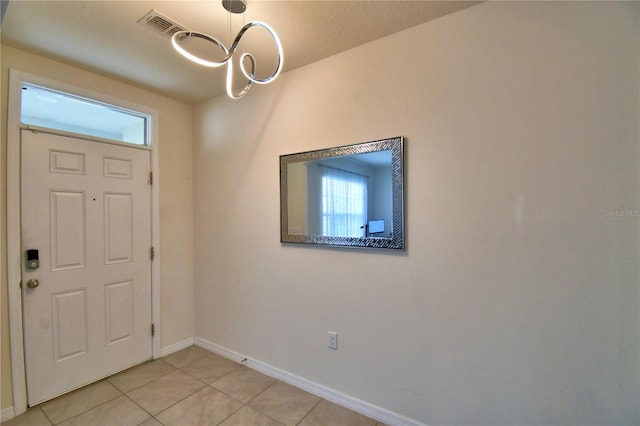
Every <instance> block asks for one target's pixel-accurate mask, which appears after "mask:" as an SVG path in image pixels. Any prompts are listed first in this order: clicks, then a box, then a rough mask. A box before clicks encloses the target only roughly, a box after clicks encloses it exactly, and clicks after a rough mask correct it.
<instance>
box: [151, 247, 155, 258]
mask: <svg viewBox="0 0 640 426" xmlns="http://www.w3.org/2000/svg"><path fill="white" fill-rule="evenodd" d="M155 257H156V251H155V250H154V249H153V247H151V260H153V259H154V258H155Z"/></svg>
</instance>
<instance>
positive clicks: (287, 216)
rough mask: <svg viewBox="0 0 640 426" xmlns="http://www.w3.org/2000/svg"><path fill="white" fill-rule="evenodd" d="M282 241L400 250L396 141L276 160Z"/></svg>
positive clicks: (399, 176)
mask: <svg viewBox="0 0 640 426" xmlns="http://www.w3.org/2000/svg"><path fill="white" fill-rule="evenodd" d="M280 185H281V188H280V191H281V193H280V197H281V198H280V201H281V241H282V242H297V243H309V244H326V245H339V246H350V247H376V248H391V249H404V223H403V215H404V213H403V211H404V208H403V202H404V201H403V139H402V138H401V137H398V138H393V139H385V140H381V141H374V142H367V143H362V144H356V145H349V146H344V147H338V148H329V149H323V150H318V151H309V152H303V153H298V154H290V155H283V156H281V157H280Z"/></svg>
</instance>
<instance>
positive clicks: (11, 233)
mask: <svg viewBox="0 0 640 426" xmlns="http://www.w3.org/2000/svg"><path fill="white" fill-rule="evenodd" d="M9 73H10V74H9V105H8V117H7V163H6V164H7V205H6V207H7V275H8V277H7V285H8V296H9V297H8V299H9V300H8V301H9V335H10V341H11V373H12V376H13V409H14V413H15V415H16V416H18V415H20V414H22V413H24V412H25V411H26V410H27V386H26V374H25V363H24V339H23V327H22V292H21V289H20V281H21V279H22V278H21V277H22V252H21V245H20V238H21V237H20V217H21V211H20V209H21V205H20V106H21V96H22V85H23V84H24V83H31V84H35V85H40V86H44V87H48V88H51V89H54V90H59V91H62V92H66V93H71V94H75V95H78V96H82V97H85V98H88V99H95V100H98V101H102V102H105V103H109V104H112V105H116V106H120V107H123V108H127V109H130V110H134V111H139V112H142V113H144V114H148V115H150V116H151V122H152V127H151V129H150V135H149V145H150V147H151V170H152V172H153V175H154V176H156V177H157V176H160V173H159V171H158V165H159V161H158V160H159V150H158V142H159V131H158V129H159V124H158V111H157V110H155V109H152V108H149V107H146V106H142V105H136V104H134V103H131V102H128V101H124V100H122V99H116V98H113V97H110V96H107V95H103V94H101V93H96V92H93V91H90V90H86V89H82V88H79V87H75V86H71V85H69V84H65V83H60V82H57V81H54V80H50V79H48V78H44V77H40V76H36V75H33V74H27V73H24V72H22V71H18V70H15V69H10V70H9ZM158 180H159V179H155V181H154V182H153V185H152V187H151V244H152V245H153V247H154V249H155V254H156V256H155V259H154V260H153V262H152V263H151V317H152V318H151V319H152V322H153V324H155V330H156V333H155V336H153V338H152V341H153V347H152V356H153V358H158V357H160V259H159V257H160V256H159V254H160V232H159V229H160V226H159V223H160V220H159V219H160V203H159V198H160V197H159V194H160V188H159V184H158Z"/></svg>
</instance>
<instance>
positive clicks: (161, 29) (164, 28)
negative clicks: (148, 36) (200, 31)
mask: <svg viewBox="0 0 640 426" xmlns="http://www.w3.org/2000/svg"><path fill="white" fill-rule="evenodd" d="M138 24H140V25H142V26H143V27H147V28H149V29H150V30H153V31H155V32H157V33H160V34H162V35H163V36H165V37H167V38H171V36H172V35H173V34H174V33H177V32H178V31H189V30H188V29H187V27H185V26H184V25H180V24H178V23H177V22H176V21H174V20H173V19H171V18H169V17H168V16H166V15H164V14H162V13H160V12H158V11H157V10H155V9H152V10H151V11H150V12H149V13H147V14H146V15H144V16H143V17H142V18H140V19H138Z"/></svg>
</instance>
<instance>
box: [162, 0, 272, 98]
mask: <svg viewBox="0 0 640 426" xmlns="http://www.w3.org/2000/svg"><path fill="white" fill-rule="evenodd" d="M222 6H223V7H224V8H225V9H226V10H227V11H229V13H244V11H245V10H246V7H247V6H246V3H245V1H244V0H222ZM256 26H257V27H262V28H264V29H265V30H266V31H267V32H268V33H269V35H270V36H271V38H272V39H273V41H274V42H275V44H276V48H277V49H278V63H277V65H276V69H275V71H274V72H273V74H271V75H270V76H269V77H267V78H263V79H259V78H255V71H256V60H255V58H254V57H253V55H252V54H251V53H247V52H245V53H243V54H242V55H241V56H240V71H242V74H243V75H244V76H245V77H246V78H247V83H246V84H245V86H244V87H243V88H242V89H241V90H240V91H239V92H237V93H234V91H233V55H234V53H235V52H236V49H237V47H238V43H239V42H240V39H241V38H242V36H243V35H244V33H245V32H247V30H248V29H249V28H251V27H256ZM193 38H199V39H203V40H205V41H208V42H211V43H213V44H215V45H216V46H217V47H218V48H220V50H222V52H223V53H224V55H225V56H224V58H222V60H220V61H218V62H217V61H209V60H206V59H203V58H201V57H199V56H196V55H194V54H192V53H190V52H188V51H187V50H186V49H185V48H184V47H182V45H183V44H184V43H185V42H186V41H188V40H190V39H193ZM171 44H172V45H173V47H174V49H176V51H178V53H180V54H181V55H182V56H184V57H185V58H187V59H189V60H190V61H193V62H195V63H196V64H199V65H202V66H204V67H209V68H218V67H221V66H223V65H226V66H227V84H226V88H227V95H228V96H229V97H230V98H232V99H240V98H241V97H243V96H244V95H246V94H247V92H248V91H249V89H250V88H251V85H252V84H253V83H256V84H268V83H271V82H272V81H273V80H275V79H276V78H277V77H278V75H279V74H280V70H281V69H282V59H283V54H282V44H281V43H280V39H279V38H278V35H277V34H276V32H275V31H274V30H273V28H271V27H270V26H269V25H267V24H265V23H264V22H260V21H251V22H249V23H248V24H246V25H244V26H243V27H242V28H241V29H240V31H239V32H238V35H237V36H236V38H235V40H234V41H233V43H232V44H231V48H230V49H227V47H226V46H225V45H224V44H223V43H222V42H220V41H219V40H217V39H216V38H214V37H211V36H210V35H208V34H204V33H199V32H195V31H178V32H176V33H175V34H173V36H172V37H171ZM245 59H248V62H249V64H250V69H249V70H247V69H246V67H245Z"/></svg>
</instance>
